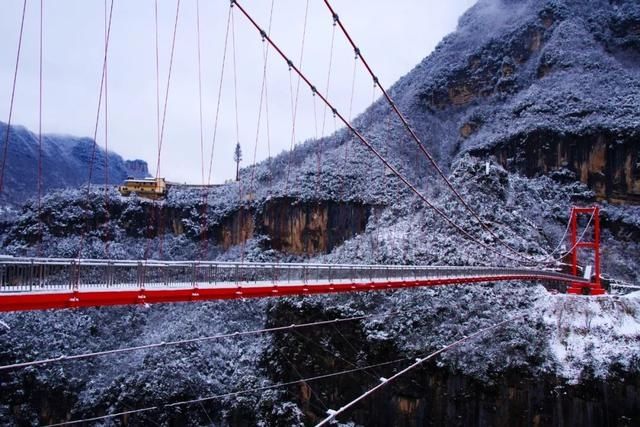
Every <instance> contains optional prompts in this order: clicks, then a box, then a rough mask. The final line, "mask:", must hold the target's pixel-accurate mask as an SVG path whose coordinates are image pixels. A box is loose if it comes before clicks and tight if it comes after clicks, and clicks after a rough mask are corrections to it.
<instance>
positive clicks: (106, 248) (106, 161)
mask: <svg viewBox="0 0 640 427" xmlns="http://www.w3.org/2000/svg"><path fill="white" fill-rule="evenodd" d="M107 2H108V0H104V50H105V52H104V211H105V232H104V233H105V235H104V241H105V243H104V254H105V258H109V219H110V218H109V58H108V55H107V28H108V24H109V23H108V13H107V12H108V8H107Z"/></svg>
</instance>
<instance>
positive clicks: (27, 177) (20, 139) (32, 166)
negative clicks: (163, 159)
mask: <svg viewBox="0 0 640 427" xmlns="http://www.w3.org/2000/svg"><path fill="white" fill-rule="evenodd" d="M6 140H7V125H6V124H5V123H2V122H0V153H2V155H1V157H4V150H5V141H6ZM8 144H9V146H8V147H7V158H6V160H5V162H4V163H5V170H4V185H3V190H2V193H1V194H0V203H3V204H10V205H21V204H23V203H24V202H25V201H26V200H27V199H29V198H30V197H33V196H34V195H37V194H38V173H39V172H38V165H39V157H40V151H39V148H38V145H39V144H38V135H36V134H34V133H33V132H31V131H29V130H27V129H25V128H24V127H21V126H13V125H12V126H11V131H10V132H9V138H8ZM93 150H94V143H93V140H92V139H90V138H78V137H73V136H68V135H49V134H47V135H43V138H42V159H41V160H42V191H43V192H48V191H50V190H53V189H59V188H65V187H77V186H80V185H82V184H84V183H86V182H87V180H88V179H89V164H90V163H91V157H92V155H93ZM107 163H108V172H109V173H108V177H109V183H110V184H112V185H113V184H119V183H120V182H122V180H124V179H125V178H126V177H127V176H136V177H145V176H147V175H148V170H147V164H146V162H144V161H143V160H124V159H123V158H122V157H121V156H120V155H118V154H116V153H113V152H109V153H108V154H107V153H105V151H104V149H102V148H101V147H96V149H95V157H94V159H93V173H92V176H91V182H92V183H94V184H105V182H106V173H105V172H106V164H107Z"/></svg>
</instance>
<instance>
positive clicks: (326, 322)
mask: <svg viewBox="0 0 640 427" xmlns="http://www.w3.org/2000/svg"><path fill="white" fill-rule="evenodd" d="M397 314H399V312H393V311H392V312H388V313H376V314H367V315H361V316H353V317H346V318H343V319H332V320H321V321H317V322H310V323H300V324H291V325H287V326H276V327H271V328H262V329H254V330H250V331H243V332H229V333H224V334H217V335H210V336H205V337H197V338H188V339H183V340H176V341H161V342H159V343H153V344H144V345H138V346H131V347H123V348H116V349H111V350H103V351H96V352H90V353H81V354H74V355H70V356H65V355H61V356H58V357H51V358H47V359H39V360H32V361H29V362H21V363H12V364H10V365H4V366H0V372H1V371H7V370H12V369H23V368H27V367H30V366H40V365H47V364H50V363H56V362H62V361H68V360H78V359H88V358H92V357H99V356H107V355H111V354H120V353H128V352H131V351H140V350H149V349H154V348H162V347H170V346H176V345H183V344H192V343H199V342H205V341H213V340H218V339H222V338H233V337H242V336H247V335H257V334H262V333H271V332H280V331H287V330H292V329H293V330H295V329H300V328H307V327H311V326H322V325H329V324H336V323H344V322H351V321H356V320H364V319H370V318H374V317H383V316H391V317H392V316H395V315H397Z"/></svg>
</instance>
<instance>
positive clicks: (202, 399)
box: [48, 357, 410, 427]
mask: <svg viewBox="0 0 640 427" xmlns="http://www.w3.org/2000/svg"><path fill="white" fill-rule="evenodd" d="M407 360H410V358H408V357H403V358H401V359H395V360H390V361H387V362H381V363H376V364H372V365H368V366H363V367H360V368H354V369H347V370H344V371H339V372H332V373H328V374H322V375H316V376H313V377H308V378H303V379H300V380H294V381H288V382H281V383H277V384H271V385H267V386H261V387H253V388H249V389H243V390H238V391H233V392H228V393H222V394H215V395H211V396H206V397H199V398H196V399H190V400H182V401H179V402H173V403H167V404H164V405H159V406H149V407H146V408H140V409H132V410H129V411H122V412H117V413H113V414H108V415H102V416H99V417H93V418H83V419H80V420H69V421H64V422H62V423H57V424H49V425H48V427H59V426H65V425H73V424H82V423H88V422H92V421H100V420H106V419H110V418H115V417H121V416H124V415H133V414H139V413H143V412H150V411H157V410H161V409H165V408H175V407H178V406H184V405H192V404H196V403H200V402H208V401H211V400H218V399H224V398H225V397H235V396H241V395H243V394H249V393H256V392H261V391H266V390H274V389H278V388H283V387H289V386H292V385H296V384H304V383H308V382H311V381H318V380H323V379H327V378H335V377H338V376H341V375H348V374H352V373H355V372H361V371H364V370H367V369H372V368H380V367H383V366H389V365H394V364H396V363H400V362H406V361H407Z"/></svg>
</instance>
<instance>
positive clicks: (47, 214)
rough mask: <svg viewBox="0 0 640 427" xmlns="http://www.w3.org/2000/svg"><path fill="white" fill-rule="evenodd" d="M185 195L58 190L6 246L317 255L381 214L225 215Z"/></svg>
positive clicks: (325, 204) (306, 208)
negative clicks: (126, 243) (256, 245)
mask: <svg viewBox="0 0 640 427" xmlns="http://www.w3.org/2000/svg"><path fill="white" fill-rule="evenodd" d="M180 192H181V190H178V189H172V190H171V193H170V194H171V199H170V200H166V201H163V202H152V201H150V200H146V199H140V198H137V197H131V198H128V197H121V196H120V195H118V194H117V193H115V192H114V191H111V192H110V193H107V197H105V194H104V193H103V192H93V193H91V194H90V197H89V198H88V199H87V196H86V192H85V191H72V190H67V191H62V192H53V193H51V194H50V195H47V196H46V197H44V198H43V204H42V207H41V212H40V215H38V214H37V211H34V210H31V208H34V206H31V207H30V208H28V209H27V210H26V211H25V212H24V213H23V214H22V215H21V216H20V219H19V220H18V221H17V222H16V223H14V224H13V225H12V226H10V230H9V231H8V233H7V235H6V239H5V242H4V243H5V245H6V244H12V243H13V244H17V245H25V244H26V245H37V244H38V242H39V241H40V240H41V235H42V239H43V240H47V239H52V240H58V241H60V240H64V239H70V238H77V237H79V236H81V235H85V234H88V235H90V236H94V237H96V238H97V239H99V240H101V241H103V242H106V241H110V240H115V241H118V242H122V241H123V240H124V239H134V240H137V243H138V244H142V245H143V246H144V245H145V243H144V242H145V241H146V240H148V239H156V238H161V239H175V238H185V239H187V240H188V241H191V242H193V243H194V244H195V243H197V244H199V243H202V242H203V240H206V242H207V245H210V246H212V247H217V248H218V249H219V250H223V251H224V250H227V249H229V248H231V247H232V246H236V245H243V246H244V244H245V243H246V242H247V241H249V240H255V239H260V245H261V247H262V248H263V249H265V250H269V249H274V250H276V251H279V252H282V253H283V254H289V255H305V256H312V255H318V254H326V253H328V252H330V251H331V250H333V249H334V248H335V247H336V246H338V245H340V244H342V243H343V242H345V241H346V240H348V239H350V238H352V237H354V236H356V235H357V234H359V233H362V232H364V231H365V229H366V227H367V224H368V222H369V220H370V218H371V217H372V215H374V214H376V212H377V211H378V210H379V209H380V208H379V207H376V206H371V205H367V204H364V203H362V202H335V201H330V200H325V201H300V200H296V199H293V198H273V199H270V200H268V201H266V202H264V203H262V204H256V205H249V206H243V205H236V206H233V207H230V208H229V209H228V210H225V211H224V212H222V213H218V212H216V208H217V207H218V205H216V204H215V203H216V202H215V201H214V200H213V197H212V200H211V204H209V206H207V209H204V204H203V201H202V198H201V197H200V196H198V195H196V197H195V198H189V197H184V198H183V197H181V195H180ZM218 202H219V201H218ZM212 205H213V206H212ZM146 244H148V243H146ZM103 255H104V254H102V253H97V254H93V255H89V254H87V256H103ZM111 255H113V254H111ZM184 255H185V256H193V255H192V254H191V255H188V254H186V253H185V254H184ZM129 256H130V257H131V256H133V255H129Z"/></svg>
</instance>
